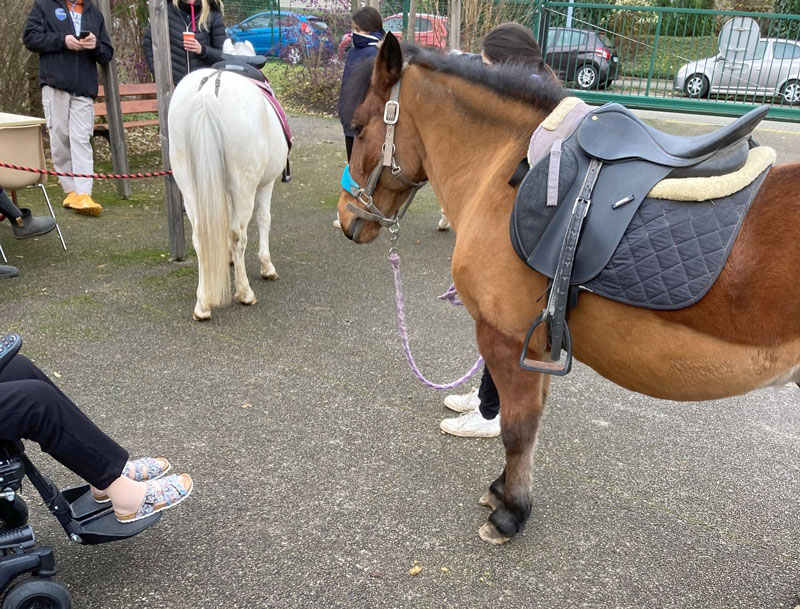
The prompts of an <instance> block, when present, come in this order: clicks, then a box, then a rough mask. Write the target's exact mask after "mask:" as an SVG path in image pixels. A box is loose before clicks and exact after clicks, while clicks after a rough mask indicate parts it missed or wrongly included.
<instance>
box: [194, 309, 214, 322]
mask: <svg viewBox="0 0 800 609" xmlns="http://www.w3.org/2000/svg"><path fill="white" fill-rule="evenodd" d="M192 319H193V320H195V321H208V320H209V319H211V311H208V312H207V313H198V312H197V311H195V312H194V313H192Z"/></svg>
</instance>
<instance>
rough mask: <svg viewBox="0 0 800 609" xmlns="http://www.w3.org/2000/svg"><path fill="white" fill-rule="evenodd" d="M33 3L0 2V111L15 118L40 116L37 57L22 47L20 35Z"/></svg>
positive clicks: (27, 1) (1, 0)
mask: <svg viewBox="0 0 800 609" xmlns="http://www.w3.org/2000/svg"><path fill="white" fill-rule="evenodd" d="M31 6H33V0H21V1H20V0H0V40H2V41H3V61H2V62H0V109H1V110H2V111H3V112H12V113H15V114H40V113H41V112H40V111H39V110H38V108H39V106H40V105H41V101H40V99H39V86H38V69H39V64H38V56H36V55H34V54H33V53H30V52H28V50H27V49H26V48H25V47H24V45H23V44H22V31H23V30H24V29H25V20H26V19H27V17H28V13H29V12H30V9H31Z"/></svg>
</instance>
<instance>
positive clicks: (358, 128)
mask: <svg viewBox="0 0 800 609" xmlns="http://www.w3.org/2000/svg"><path fill="white" fill-rule="evenodd" d="M363 130H364V126H363V125H355V124H354V125H353V133H355V134H356V137H359V136H360V135H361V132H362V131H363Z"/></svg>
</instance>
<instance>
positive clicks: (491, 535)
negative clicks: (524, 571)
mask: <svg viewBox="0 0 800 609" xmlns="http://www.w3.org/2000/svg"><path fill="white" fill-rule="evenodd" d="M478 535H479V536H480V538H481V539H483V541H488V542H489V543H491V544H494V545H496V546H502V545H503V544H504V543H508V542H509V541H511V538H510V537H506V536H505V535H503V534H501V533H500V531H498V530H497V528H496V527H495V526H494V525H493V524H492V523H491V522H484V523H483V526H481V528H480V529H478Z"/></svg>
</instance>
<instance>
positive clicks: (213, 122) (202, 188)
mask: <svg viewBox="0 0 800 609" xmlns="http://www.w3.org/2000/svg"><path fill="white" fill-rule="evenodd" d="M213 91H214V88H213V87H208V88H207V89H206V90H205V91H200V92H199V93H198V94H197V95H196V96H195V99H196V100H197V104H196V106H195V107H194V108H187V109H186V110H184V111H185V112H187V113H188V114H190V117H189V120H188V121H187V123H188V124H187V127H188V138H187V139H188V142H187V143H188V150H187V151H186V153H187V158H188V170H189V176H190V178H191V183H192V184H193V186H194V191H195V192H194V195H195V206H196V208H197V209H196V216H197V218H196V220H195V226H193V227H192V229H193V230H194V232H195V234H196V235H197V241H198V244H197V248H198V251H197V257H198V267H199V273H200V283H201V284H202V285H203V286H204V287H205V293H206V298H207V299H208V305H209V306H211V307H215V306H219V305H223V304H227V303H228V302H230V301H231V274H230V268H229V266H230V231H231V228H230V203H229V200H228V199H229V197H228V188H227V171H226V170H225V167H226V165H225V142H224V141H223V131H222V123H221V122H220V120H219V115H220V112H222V109H221V108H219V107H218V106H219V100H218V99H217V97H216V96H215V95H214V94H213Z"/></svg>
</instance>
